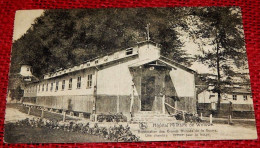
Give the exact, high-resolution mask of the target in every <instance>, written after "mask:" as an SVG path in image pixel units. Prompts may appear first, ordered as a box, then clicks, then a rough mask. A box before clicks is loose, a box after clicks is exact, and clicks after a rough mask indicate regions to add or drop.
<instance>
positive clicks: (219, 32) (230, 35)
mask: <svg viewBox="0 0 260 148" xmlns="http://www.w3.org/2000/svg"><path fill="white" fill-rule="evenodd" d="M190 15H191V16H193V17H197V18H198V19H196V22H195V23H194V22H193V24H196V25H195V27H194V28H195V29H194V31H191V32H190V33H191V36H193V37H194V39H195V40H196V39H199V42H200V43H199V44H202V46H204V47H208V48H209V47H211V48H210V49H202V52H203V54H201V55H198V56H197V60H198V61H200V62H202V63H203V64H205V65H208V67H209V68H211V69H214V70H215V71H216V74H217V79H214V80H211V82H210V83H212V84H214V85H215V88H214V90H213V91H215V92H217V93H218V110H220V99H221V95H220V94H221V93H222V92H223V91H224V89H226V86H227V85H229V84H230V83H231V81H229V79H227V78H230V77H233V76H235V75H236V73H237V72H238V70H239V69H240V68H241V67H243V68H244V67H245V66H246V65H247V59H246V58H247V56H246V50H245V42H244V34H243V25H242V18H241V11H240V9H238V8H236V7H211V8H210V7H206V8H201V9H191V10H190Z"/></svg>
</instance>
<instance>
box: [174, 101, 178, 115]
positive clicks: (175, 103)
mask: <svg viewBox="0 0 260 148" xmlns="http://www.w3.org/2000/svg"><path fill="white" fill-rule="evenodd" d="M174 107H175V110H174V113H175V114H176V113H177V109H178V108H177V100H176V101H174Z"/></svg>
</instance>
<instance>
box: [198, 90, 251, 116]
mask: <svg viewBox="0 0 260 148" xmlns="http://www.w3.org/2000/svg"><path fill="white" fill-rule="evenodd" d="M217 102H218V94H217V93H215V92H213V91H212V90H211V89H210V87H209V88H208V89H205V90H203V91H201V92H199V93H198V111H199V113H203V114H204V115H209V114H211V113H212V112H214V111H216V110H217ZM220 110H221V113H220V114H222V116H227V115H228V114H234V115H235V116H240V117H241V116H242V114H251V116H249V115H248V116H249V117H254V116H253V115H254V106H253V99H252V94H251V90H248V89H245V88H241V87H240V88H236V87H227V88H226V91H225V92H222V93H221V100H220Z"/></svg>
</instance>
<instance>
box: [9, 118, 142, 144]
mask: <svg viewBox="0 0 260 148" xmlns="http://www.w3.org/2000/svg"><path fill="white" fill-rule="evenodd" d="M13 126H21V127H24V126H26V127H28V126H31V127H46V128H49V129H57V130H64V131H67V132H81V133H86V134H91V135H96V136H100V137H103V138H104V139H108V140H113V141H121V142H131V141H133V142H135V141H139V140H140V139H139V137H136V136H135V135H134V134H132V132H131V131H130V127H129V126H128V125H127V126H126V127H124V126H122V125H119V126H113V127H109V128H106V127H99V126H98V124H97V123H95V124H94V126H93V127H90V124H89V123H86V124H83V123H75V122H58V121H57V120H53V121H52V120H47V119H40V118H33V119H28V118H26V119H24V120H20V121H18V122H16V123H15V124H14V125H13Z"/></svg>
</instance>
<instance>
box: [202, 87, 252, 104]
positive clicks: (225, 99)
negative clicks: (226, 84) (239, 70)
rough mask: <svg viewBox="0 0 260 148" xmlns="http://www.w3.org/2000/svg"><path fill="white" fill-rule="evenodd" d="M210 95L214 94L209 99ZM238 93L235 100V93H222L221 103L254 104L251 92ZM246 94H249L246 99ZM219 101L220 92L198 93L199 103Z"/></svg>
mask: <svg viewBox="0 0 260 148" xmlns="http://www.w3.org/2000/svg"><path fill="white" fill-rule="evenodd" d="M210 95H214V97H211V98H210V99H209V96H210ZM234 95H237V100H233V94H222V95H221V103H229V102H232V104H253V99H252V96H251V95H250V94H234ZM244 96H247V100H244ZM217 101H218V94H217V93H212V92H210V91H207V90H205V91H203V92H201V93H200V94H198V103H211V102H215V103H217Z"/></svg>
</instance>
